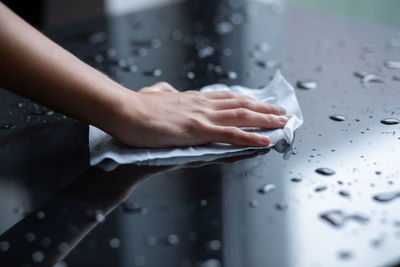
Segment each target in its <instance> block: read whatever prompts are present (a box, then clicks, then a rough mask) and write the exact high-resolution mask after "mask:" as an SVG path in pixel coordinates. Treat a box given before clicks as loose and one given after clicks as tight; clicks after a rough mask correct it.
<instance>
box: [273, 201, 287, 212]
mask: <svg viewBox="0 0 400 267" xmlns="http://www.w3.org/2000/svg"><path fill="white" fill-rule="evenodd" d="M288 207H289V206H288V204H286V203H284V202H281V203H278V204H276V205H275V208H276V209H277V210H280V211H285V210H287V209H288Z"/></svg>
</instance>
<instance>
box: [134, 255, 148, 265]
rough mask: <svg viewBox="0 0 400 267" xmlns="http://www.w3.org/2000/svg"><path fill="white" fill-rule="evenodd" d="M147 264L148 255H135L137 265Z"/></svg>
mask: <svg viewBox="0 0 400 267" xmlns="http://www.w3.org/2000/svg"><path fill="white" fill-rule="evenodd" d="M145 264H146V257H145V256H143V255H137V256H136V257H135V265H136V266H144V265H145Z"/></svg>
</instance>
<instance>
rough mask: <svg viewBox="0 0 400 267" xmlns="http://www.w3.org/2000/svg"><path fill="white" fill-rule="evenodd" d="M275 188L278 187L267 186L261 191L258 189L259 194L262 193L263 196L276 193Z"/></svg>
mask: <svg viewBox="0 0 400 267" xmlns="http://www.w3.org/2000/svg"><path fill="white" fill-rule="evenodd" d="M275 188H276V186H275V185H274V184H266V185H264V186H263V187H261V188H260V189H258V192H260V193H261V194H268V193H269V192H272V191H274V190H275Z"/></svg>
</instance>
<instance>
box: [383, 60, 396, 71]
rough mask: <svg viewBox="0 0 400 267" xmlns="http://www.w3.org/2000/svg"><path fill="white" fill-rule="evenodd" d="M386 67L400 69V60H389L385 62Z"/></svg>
mask: <svg viewBox="0 0 400 267" xmlns="http://www.w3.org/2000/svg"><path fill="white" fill-rule="evenodd" d="M383 64H384V65H385V67H386V68H388V69H393V70H400V61H397V60H387V61H385V62H384V63H383Z"/></svg>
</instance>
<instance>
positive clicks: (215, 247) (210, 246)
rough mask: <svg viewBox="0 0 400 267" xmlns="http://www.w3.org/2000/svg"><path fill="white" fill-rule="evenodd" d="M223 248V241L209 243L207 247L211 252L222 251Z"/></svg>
mask: <svg viewBox="0 0 400 267" xmlns="http://www.w3.org/2000/svg"><path fill="white" fill-rule="evenodd" d="M221 246H222V244H221V241H219V240H217V239H214V240H211V241H209V242H207V245H206V247H207V249H208V250H211V251H217V250H220V249H221Z"/></svg>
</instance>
